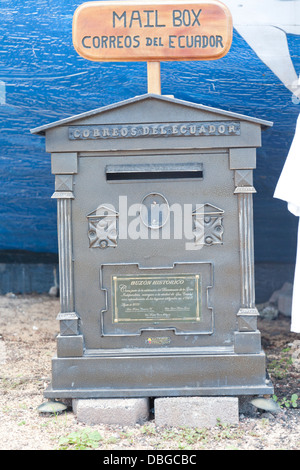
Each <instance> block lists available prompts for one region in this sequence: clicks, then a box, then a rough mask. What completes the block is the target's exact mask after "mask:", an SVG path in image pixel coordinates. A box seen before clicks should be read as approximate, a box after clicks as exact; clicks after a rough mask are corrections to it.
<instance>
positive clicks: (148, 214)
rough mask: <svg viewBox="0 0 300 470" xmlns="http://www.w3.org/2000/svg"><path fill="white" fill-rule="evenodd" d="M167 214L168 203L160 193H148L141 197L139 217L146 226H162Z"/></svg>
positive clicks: (152, 227)
mask: <svg viewBox="0 0 300 470" xmlns="http://www.w3.org/2000/svg"><path fill="white" fill-rule="evenodd" d="M169 214H170V207H169V203H168V201H167V199H166V198H165V196H163V195H162V194H159V193H149V194H147V195H146V196H145V197H144V198H143V200H142V203H141V209H140V217H141V220H142V222H143V224H144V225H146V227H148V228H151V229H159V228H161V227H163V226H164V225H165V224H166V222H167V220H168V218H169Z"/></svg>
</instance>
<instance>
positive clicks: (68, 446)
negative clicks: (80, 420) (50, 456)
mask: <svg viewBox="0 0 300 470" xmlns="http://www.w3.org/2000/svg"><path fill="white" fill-rule="evenodd" d="M102 440H103V438H102V436H101V434H100V433H99V432H98V431H96V430H94V429H89V428H87V429H82V430H80V431H75V432H71V433H70V434H68V435H67V436H65V437H61V438H60V439H59V442H58V446H59V447H58V450H88V449H97V448H98V447H99V445H100V442H101V441H102Z"/></svg>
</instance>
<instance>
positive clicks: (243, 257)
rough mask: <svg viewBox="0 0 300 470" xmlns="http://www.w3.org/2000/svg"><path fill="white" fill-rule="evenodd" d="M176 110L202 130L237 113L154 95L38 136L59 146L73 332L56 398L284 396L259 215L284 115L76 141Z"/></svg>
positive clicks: (63, 255)
mask: <svg viewBox="0 0 300 470" xmlns="http://www.w3.org/2000/svg"><path fill="white" fill-rule="evenodd" d="M171 114H174V116H176V120H175V122H178V123H180V126H185V125H187V124H188V123H190V122H193V121H194V122H197V123H200V124H199V126H200V128H201V122H204V123H207V122H216V123H218V122H222V123H223V122H224V123H225V124H224V127H226V125H227V124H228V125H231V123H232V119H233V117H234V116H236V115H235V114H234V113H229V112H226V113H225V114H224V112H222V111H221V110H218V109H212V108H207V107H203V106H200V105H195V104H192V103H188V102H184V101H180V100H177V99H175V98H165V97H162V96H155V95H151V94H149V95H144V96H142V97H136V98H134V99H130V100H127V101H123V102H121V103H119V104H115V105H114V106H110V107H106V108H105V109H102V110H101V109H100V110H97V111H95V110H94V111H91V112H87V113H85V114H84V115H81V116H80V117H78V116H73V117H72V118H69V119H68V120H63V121H58V122H56V123H52V124H51V125H49V126H42V127H39V128H36V129H34V130H33V131H32V132H33V133H35V134H42V135H43V134H45V137H46V138H45V140H46V147H47V149H53V154H52V155H54V158H52V170H53V171H54V172H55V175H56V187H55V193H54V196H53V197H55V198H56V199H57V203H58V214H59V218H58V239H59V259H60V267H61V275H60V290H61V313H60V315H59V317H58V319H59V321H60V323H61V325H60V331H61V334H60V335H59V336H58V339H57V358H56V359H53V364H52V365H53V368H52V370H53V380H52V385H51V387H50V388H49V389H48V390H47V391H46V392H45V396H48V397H55V396H56V397H61V396H64V397H65V396H68V397H69V398H71V397H73V398H74V397H82V398H84V397H85V398H89V397H101V396H102V397H104V396H107V397H117V396H124V397H126V396H176V395H187V394H189V395H216V394H217V395H236V394H242V395H246V394H257V393H271V392H272V390H273V388H272V385H271V384H269V383H268V381H267V379H266V371H265V367H266V364H265V357H264V354H263V352H262V349H261V336H260V332H259V331H258V330H257V322H256V317H257V311H256V309H255V291H254V244H253V236H254V233H253V214H252V198H253V192H254V191H255V190H254V187H253V175H252V173H253V169H254V168H255V166H256V161H255V160H256V155H255V147H258V146H259V145H261V138H260V137H261V129H262V127H263V128H267V127H269V126H271V125H272V123H270V122H269V121H265V120H257V119H256V118H250V117H243V116H240V118H239V119H240V132H239V133H238V134H234V135H231V136H228V135H225V134H224V135H223V136H219V135H211V136H201V135H198V136H191V135H182V136H181V137H180V138H177V135H176V133H173V134H172V135H170V136H169V137H168V138H165V137H164V136H158V137H157V136H156V135H153V134H152V133H147V135H146V136H144V137H143V138H142V139H140V140H139V138H136V139H128V138H126V137H125V136H124V138H123V139H121V138H119V139H103V140H102V139H86V140H83V139H79V140H70V139H69V127H70V126H72V125H73V124H74V122H76V124H77V126H78V128H81V126H86V125H91V126H98V125H99V126H100V125H101V126H102V125H105V126H107V128H112V126H113V125H114V124H115V123H121V124H122V126H123V125H124V128H126V126H130V125H131V124H132V123H136V122H138V123H140V126H141V128H142V129H144V128H146V127H147V126H148V125H150V124H151V125H153V126H154V127H155V126H156V125H157V123H158V122H159V123H161V125H162V126H164V125H165V124H168V125H169V123H170V120H169V116H170V115H171ZM225 115H226V119H225ZM185 119H187V120H186V121H185ZM126 123H127V124H126ZM175 125H176V124H175ZM216 125H217V124H216ZM222 125H223V124H222ZM203 139H208V140H206V141H204V140H203ZM141 142H143V145H142V146H140V145H141ZM228 146H230V148H228ZM68 150H69V152H68ZM231 150H232V151H231ZM76 162H77V163H76ZM139 162H140V163H139ZM180 170H184V171H183V173H182V176H183V177H182V178H178V173H179V171H180ZM195 170H196V172H195ZM60 172H61V173H60ZM68 172H69V173H68ZM157 174H159V176H160V177H159V178H157ZM128 175H129V176H128ZM141 175H142V178H141V177H140V176H141ZM172 175H173V176H174V175H175V176H176V178H174V177H172ZM67 176H69V178H67ZM171 215H172V217H171ZM87 221H88V224H87ZM171 221H172V223H171ZM99 248H100V249H99ZM106 248H109V249H106ZM74 308H75V311H74ZM100 371H101V372H100ZM121 371H122V372H121Z"/></svg>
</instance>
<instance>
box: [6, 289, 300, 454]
mask: <svg viewBox="0 0 300 470" xmlns="http://www.w3.org/2000/svg"><path fill="white" fill-rule="evenodd" d="M58 312H59V301H58V299H57V298H53V297H50V296H47V295H43V296H40V295H30V296H29V295H28V296H15V295H13V294H7V295H6V296H0V393H1V395H0V449H1V450H60V449H61V450H64V449H68V450H69V449H70V450H71V449H92V448H96V449H99V450H124V451H125V450H137V449H138V450H148V451H149V450H156V451H157V450H170V449H176V450H182V451H183V450H232V449H236V450H300V365H299V362H300V346H299V344H300V335H297V334H292V333H290V331H289V328H290V319H289V318H286V317H284V316H279V317H278V318H277V319H276V320H265V319H261V320H260V321H259V329H260V331H261V333H262V344H263V348H264V350H265V352H266V354H267V360H268V371H269V374H270V377H271V379H272V382H273V384H274V388H275V395H276V397H277V400H278V402H279V403H280V405H281V410H280V411H279V412H277V413H274V412H267V411H263V410H259V409H257V408H255V407H254V406H253V405H252V404H250V403H249V401H248V404H247V406H243V407H241V408H240V422H239V424H238V425H235V426H226V425H223V424H222V423H220V424H219V425H218V426H216V427H215V428H212V429H188V428H185V429H183V428H158V427H156V426H155V422H154V421H153V420H149V421H148V422H146V423H145V424H142V425H136V426H133V427H121V426H107V425H102V426H95V427H93V429H91V428H90V427H88V426H85V425H84V424H82V423H79V422H77V420H76V416H75V415H74V414H73V412H72V409H71V408H69V409H68V410H67V411H65V412H63V413H60V414H41V413H39V411H38V406H39V405H41V404H42V403H43V402H45V401H46V400H45V399H44V397H43V391H44V389H45V387H46V386H47V385H48V384H49V382H50V377H51V358H52V356H54V354H55V352H56V335H57V333H58V322H57V320H56V316H57V314H58ZM294 394H298V395H299V400H298V401H296V397H295V396H293V395H294ZM292 405H294V407H293V406H292Z"/></svg>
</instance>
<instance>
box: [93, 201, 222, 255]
mask: <svg viewBox="0 0 300 470" xmlns="http://www.w3.org/2000/svg"><path fill="white" fill-rule="evenodd" d="M162 202H163V203H162ZM171 210H172V206H171V207H170V206H169V204H168V202H167V200H166V199H165V198H164V196H162V195H160V194H156V193H151V194H148V195H147V196H146V197H145V198H144V199H143V201H142V204H141V206H140V212H139V215H138V216H139V217H140V221H141V224H140V225H141V226H144V230H146V231H147V230H148V229H150V230H155V231H157V230H159V229H162V228H163V227H164V225H165V224H166V222H167V221H168V219H169V212H170V211H171ZM183 213H184V211H183ZM126 215H127V214H126ZM191 215H192V234H193V236H194V240H193V244H194V245H195V246H200V245H203V246H211V245H222V244H223V234H224V226H223V218H224V210H223V209H220V208H218V207H216V206H214V205H212V204H208V203H206V204H198V205H197V209H195V210H194V211H193V212H192V214H191ZM87 219H88V240H89V247H90V248H101V249H105V248H115V247H117V245H118V236H119V233H118V232H119V213H118V212H117V211H115V210H114V209H113V208H112V207H109V204H108V205H100V206H99V207H98V208H97V209H96V210H94V211H93V212H90V213H89V214H88V215H87ZM126 220H127V217H126ZM182 222H183V221H182ZM144 235H145V234H144ZM128 236H129V238H130V234H128ZM145 238H147V236H145Z"/></svg>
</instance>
